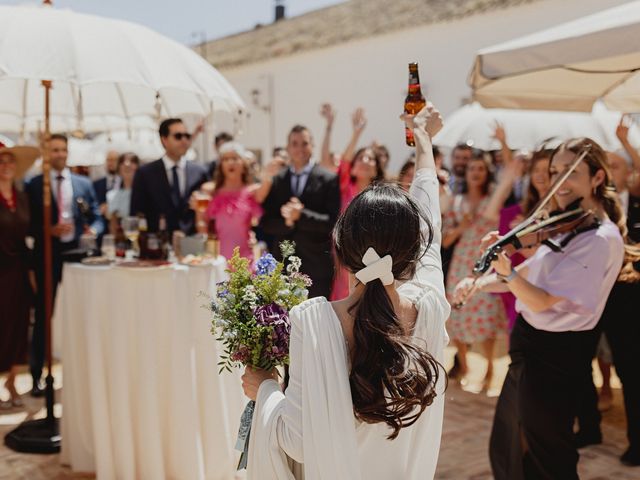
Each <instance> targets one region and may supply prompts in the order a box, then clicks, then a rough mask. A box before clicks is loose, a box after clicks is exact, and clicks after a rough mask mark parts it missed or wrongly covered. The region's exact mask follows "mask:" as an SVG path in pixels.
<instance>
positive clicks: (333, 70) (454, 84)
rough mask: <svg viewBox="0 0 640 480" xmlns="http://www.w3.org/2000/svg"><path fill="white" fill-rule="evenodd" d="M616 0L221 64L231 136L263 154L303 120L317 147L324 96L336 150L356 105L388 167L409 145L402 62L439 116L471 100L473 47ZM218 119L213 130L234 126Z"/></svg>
mask: <svg viewBox="0 0 640 480" xmlns="http://www.w3.org/2000/svg"><path fill="white" fill-rule="evenodd" d="M621 3H625V0H545V1H541V2H535V3H533V4H529V5H523V6H520V7H513V8H509V9H505V10H498V11H493V12H489V13H487V14H482V15H474V16H472V17H469V18H466V19H461V20H456V21H454V22H450V23H439V24H434V25H427V26H424V27H419V28H413V29H410V30H406V31H400V32H396V33H391V34H386V35H381V36H375V37H370V38H366V39H362V40H356V41H353V42H349V43H346V44H342V45H338V46H334V47H330V48H326V49H321V50H314V51H309V52H304V53H301V54H299V55H294V56H289V57H285V58H279V59H273V60H268V61H265V62H262V63H258V64H251V65H245V66H242V67H239V68H234V69H228V70H222V71H221V72H222V74H223V75H225V77H226V78H227V79H228V80H229V81H230V82H231V83H232V84H233V85H234V86H235V87H236V88H237V89H238V92H239V93H240V95H242V97H243V98H244V99H245V101H246V103H247V104H248V107H249V115H248V118H246V119H245V120H244V121H243V122H242V126H241V129H240V131H239V134H238V139H239V140H240V141H241V142H243V143H244V144H245V145H246V146H247V147H248V148H255V149H261V150H262V151H263V155H265V156H266V155H269V151H270V149H271V148H272V147H273V145H274V144H275V145H283V144H285V142H286V134H287V132H288V131H289V129H290V128H291V126H292V125H294V124H295V123H302V124H304V125H307V126H308V127H309V128H310V129H311V131H312V132H313V134H314V136H315V140H316V145H317V147H318V148H317V151H318V152H319V146H320V143H321V141H322V135H323V125H324V124H323V119H322V117H321V116H320V114H319V110H320V104H321V103H323V102H331V103H332V104H333V105H334V108H335V109H336V110H337V112H338V116H337V119H336V124H335V126H334V131H333V137H332V150H335V151H342V149H343V148H344V146H345V145H346V143H347V141H348V138H349V136H350V133H351V124H350V114H351V112H352V111H353V110H354V109H355V108H356V107H358V106H363V107H364V108H365V109H366V114H367V118H368V125H367V128H366V131H365V133H364V134H363V137H362V143H363V144H366V143H370V142H371V141H373V140H376V141H377V142H379V143H382V144H384V145H386V146H387V147H388V148H389V150H390V151H391V168H390V171H391V173H394V172H395V171H397V170H398V169H399V167H400V165H401V164H402V162H404V160H405V159H406V157H407V156H408V154H409V153H410V151H411V150H410V148H409V147H407V146H406V145H405V144H404V129H403V125H402V124H401V122H400V120H399V119H398V116H399V114H400V113H401V112H402V108H403V102H404V97H405V95H406V89H407V64H408V62H411V61H417V62H419V65H420V79H421V83H422V88H423V93H425V95H426V96H427V98H428V99H429V100H431V101H432V102H433V103H434V104H435V105H437V106H438V108H439V109H440V110H441V111H442V112H443V114H445V117H446V114H448V113H451V112H452V111H453V110H455V109H456V108H458V107H459V106H460V105H461V104H462V103H463V102H464V101H465V100H466V99H468V98H469V97H470V94H471V92H470V89H469V87H468V85H467V76H468V74H469V71H470V70H471V67H472V65H473V61H474V58H475V54H476V51H477V50H479V49H481V48H484V47H488V46H490V45H494V44H497V43H501V42H504V41H506V40H510V39H513V38H516V37H519V36H522V35H526V34H529V33H533V32H535V31H538V30H541V29H544V28H547V27H550V26H553V25H557V24H560V23H562V22H566V21H569V20H572V19H575V18H579V17H581V16H584V15H588V14H589V13H593V12H596V11H599V10H603V9H606V8H609V7H611V6H615V5H619V4H621ZM292 40H294V39H292ZM255 89H258V90H259V91H260V94H259V98H258V100H259V104H260V105H261V106H263V107H264V106H267V105H269V106H270V107H271V113H269V112H266V111H264V110H262V109H258V108H255V107H253V106H252V93H251V92H252V91H253V90H255ZM219 120H220V121H219V122H218V124H217V125H216V130H222V129H232V128H233V126H232V125H231V124H229V122H228V121H225V120H224V119H219ZM445 121H446V118H445Z"/></svg>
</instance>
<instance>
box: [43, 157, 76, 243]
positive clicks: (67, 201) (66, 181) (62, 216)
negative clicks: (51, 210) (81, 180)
mask: <svg viewBox="0 0 640 480" xmlns="http://www.w3.org/2000/svg"><path fill="white" fill-rule="evenodd" d="M49 174H50V178H51V191H52V192H53V198H54V200H55V201H56V204H57V205H58V218H57V219H56V220H57V221H56V223H71V224H73V223H74V219H73V184H72V183H71V171H70V170H69V169H68V168H64V169H63V170H62V171H61V172H58V171H57V170H54V169H53V168H52V169H51V170H50V172H49ZM60 175H62V177H63V179H62V185H60V192H61V193H62V199H59V198H58V176H60ZM74 237H75V233H74V232H71V233H69V234H67V235H64V236H62V237H60V241H61V242H63V243H66V242H71V241H72V240H73V239H74Z"/></svg>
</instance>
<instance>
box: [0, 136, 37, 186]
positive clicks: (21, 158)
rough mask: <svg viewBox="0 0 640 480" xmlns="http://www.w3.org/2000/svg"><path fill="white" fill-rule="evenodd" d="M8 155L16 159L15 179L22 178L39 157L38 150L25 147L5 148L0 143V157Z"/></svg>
mask: <svg viewBox="0 0 640 480" xmlns="http://www.w3.org/2000/svg"><path fill="white" fill-rule="evenodd" d="M3 153H10V154H11V155H13V157H14V158H15V159H16V179H18V178H22V177H23V176H24V174H25V173H27V171H28V170H29V169H30V168H31V165H33V164H34V163H35V161H36V159H37V158H38V157H39V156H40V149H38V148H36V147H28V146H26V145H16V146H14V147H7V146H5V144H4V143H2V142H0V155H2V154H3Z"/></svg>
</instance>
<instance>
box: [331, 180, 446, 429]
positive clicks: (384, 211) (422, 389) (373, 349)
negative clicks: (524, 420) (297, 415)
mask: <svg viewBox="0 0 640 480" xmlns="http://www.w3.org/2000/svg"><path fill="white" fill-rule="evenodd" d="M421 222H424V223H426V225H427V227H428V229H427V230H428V235H427V238H425V235H424V234H423V233H422V232H421V230H420V225H421ZM399 225H401V226H402V227H401V228H398V226H399ZM432 239H433V228H432V226H431V224H430V222H429V219H428V218H427V217H426V215H425V214H424V212H423V211H422V210H421V208H420V206H419V205H418V204H417V203H416V202H415V201H414V200H413V199H412V198H411V197H410V196H409V195H408V194H407V193H405V192H404V191H403V190H402V189H400V188H399V187H398V186H396V185H391V184H388V183H381V184H373V185H371V186H369V187H367V188H366V189H365V190H363V191H362V192H361V193H360V194H359V195H357V196H356V197H355V198H354V199H353V200H352V202H351V203H350V204H349V206H348V207H347V209H346V210H345V211H344V212H343V214H342V215H341V216H340V218H339V219H338V222H337V223H336V226H335V229H334V243H335V250H336V254H337V256H338V260H339V261H340V263H341V264H342V265H344V266H345V267H346V268H347V269H348V270H350V271H351V272H357V271H358V270H360V269H362V268H364V267H365V265H364V264H363V262H362V257H363V255H364V253H365V252H366V251H367V249H368V248H369V247H373V248H374V249H375V250H376V252H377V253H378V254H379V255H380V256H381V257H383V256H385V255H391V256H392V257H393V267H392V271H393V276H394V278H396V279H397V280H406V279H409V278H411V277H412V276H413V275H414V274H415V271H416V264H417V263H418V261H419V260H420V258H421V257H422V256H423V255H424V253H425V252H426V248H428V247H429V245H430V244H431V241H432ZM425 246H426V247H425ZM350 313H351V315H352V316H353V317H354V326H353V336H354V345H353V351H354V355H353V363H352V366H351V373H350V375H349V384H350V385H351V398H352V400H353V409H354V414H355V416H356V417H357V418H358V419H360V420H362V421H363V422H366V423H381V422H384V423H386V424H387V425H389V426H390V427H391V429H392V430H393V431H392V433H391V434H390V435H389V437H388V438H389V439H394V438H396V437H397V436H398V434H399V433H400V429H402V428H404V427H408V426H410V425H412V424H413V423H415V422H416V421H417V420H418V418H419V417H420V415H421V414H422V412H424V410H425V408H426V407H428V406H429V405H431V403H432V402H433V400H434V398H435V396H436V384H437V382H438V378H439V375H440V369H441V368H442V366H441V365H440V364H439V363H438V362H437V361H436V360H435V359H434V358H433V357H432V356H431V354H429V352H427V351H426V349H425V348H423V347H421V346H418V345H416V344H415V342H414V341H413V339H412V338H410V337H409V336H407V335H406V333H405V332H404V330H403V328H402V325H401V324H400V320H399V319H398V316H397V315H396V313H395V311H394V309H393V304H392V303H391V299H390V298H389V295H388V294H387V290H386V289H385V287H384V285H383V284H382V282H381V281H380V280H373V281H371V282H369V283H367V284H366V285H364V292H363V293H362V295H361V297H360V299H359V300H358V302H357V303H356V304H355V305H354V306H353V307H352V308H351V311H350Z"/></svg>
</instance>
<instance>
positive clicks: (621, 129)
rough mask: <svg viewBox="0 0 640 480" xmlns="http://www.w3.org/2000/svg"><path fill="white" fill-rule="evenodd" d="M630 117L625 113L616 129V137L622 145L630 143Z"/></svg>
mask: <svg viewBox="0 0 640 480" xmlns="http://www.w3.org/2000/svg"><path fill="white" fill-rule="evenodd" d="M629 120H630V118H629V116H628V115H627V114H626V113H625V114H624V115H622V116H621V117H620V122H619V123H618V126H617V127H616V137H618V140H620V143H622V145H625V144H627V143H629V123H630V122H629Z"/></svg>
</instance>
